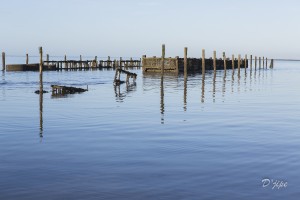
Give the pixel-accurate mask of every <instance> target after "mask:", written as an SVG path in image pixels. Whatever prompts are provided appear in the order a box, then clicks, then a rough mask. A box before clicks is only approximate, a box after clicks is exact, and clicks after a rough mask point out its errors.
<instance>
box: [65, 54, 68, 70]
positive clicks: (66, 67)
mask: <svg viewBox="0 0 300 200" xmlns="http://www.w3.org/2000/svg"><path fill="white" fill-rule="evenodd" d="M65 69H68V64H67V55H66V54H65Z"/></svg>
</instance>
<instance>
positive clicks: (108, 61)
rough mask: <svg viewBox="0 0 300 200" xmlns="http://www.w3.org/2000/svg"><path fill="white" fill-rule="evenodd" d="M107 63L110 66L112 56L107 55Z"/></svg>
mask: <svg viewBox="0 0 300 200" xmlns="http://www.w3.org/2000/svg"><path fill="white" fill-rule="evenodd" d="M106 65H107V67H110V56H108V57H107V62H106Z"/></svg>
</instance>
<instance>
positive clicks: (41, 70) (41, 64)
mask: <svg viewBox="0 0 300 200" xmlns="http://www.w3.org/2000/svg"><path fill="white" fill-rule="evenodd" d="M39 52H40V75H42V74H43V48H42V47H40V48H39Z"/></svg>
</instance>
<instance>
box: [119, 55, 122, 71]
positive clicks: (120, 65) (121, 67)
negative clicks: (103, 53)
mask: <svg viewBox="0 0 300 200" xmlns="http://www.w3.org/2000/svg"><path fill="white" fill-rule="evenodd" d="M119 67H120V69H122V57H120V66H119Z"/></svg>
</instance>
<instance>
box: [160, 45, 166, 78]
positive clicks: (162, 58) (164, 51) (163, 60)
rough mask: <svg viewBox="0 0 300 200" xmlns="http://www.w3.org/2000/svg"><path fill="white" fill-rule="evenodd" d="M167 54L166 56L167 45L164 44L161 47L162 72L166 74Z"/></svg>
mask: <svg viewBox="0 0 300 200" xmlns="http://www.w3.org/2000/svg"><path fill="white" fill-rule="evenodd" d="M165 56H166V46H165V45H164V44H163V45H162V47H161V74H162V75H163V74H164V70H165Z"/></svg>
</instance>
